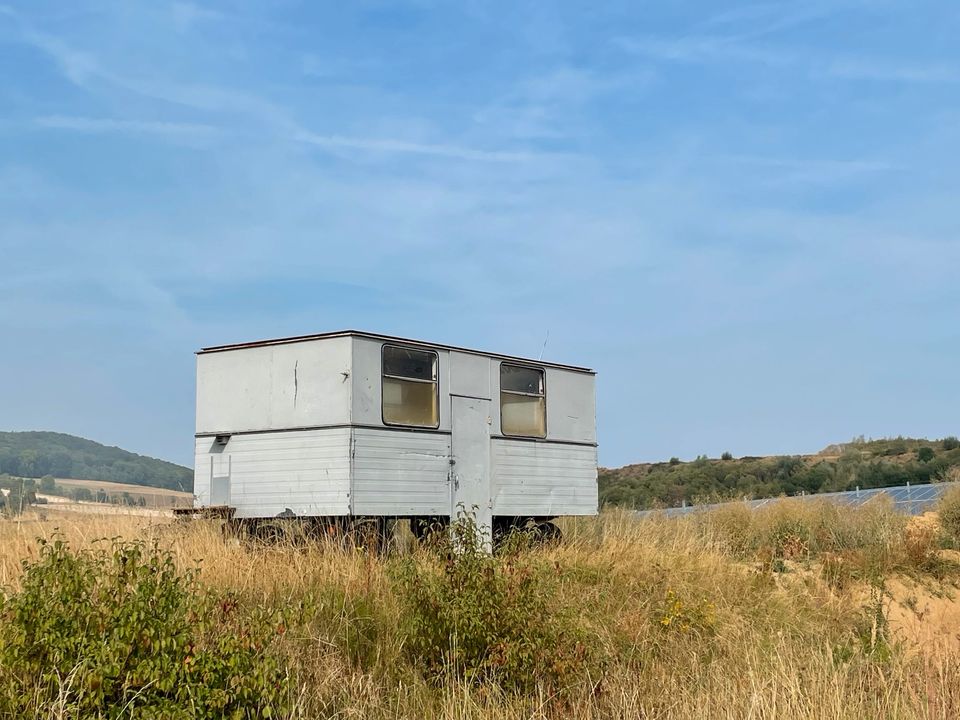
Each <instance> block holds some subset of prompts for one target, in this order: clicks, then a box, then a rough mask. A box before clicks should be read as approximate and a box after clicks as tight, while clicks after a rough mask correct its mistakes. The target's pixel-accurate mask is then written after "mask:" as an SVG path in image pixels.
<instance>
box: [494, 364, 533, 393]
mask: <svg viewBox="0 0 960 720" xmlns="http://www.w3.org/2000/svg"><path fill="white" fill-rule="evenodd" d="M500 389H501V390H504V391H507V392H520V393H528V394H530V395H543V370H538V369H536V368H526V367H517V366H516V365H501V366H500Z"/></svg>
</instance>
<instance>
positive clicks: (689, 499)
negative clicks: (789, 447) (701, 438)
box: [599, 436, 960, 509]
mask: <svg viewBox="0 0 960 720" xmlns="http://www.w3.org/2000/svg"><path fill="white" fill-rule="evenodd" d="M599 480H600V501H601V504H609V505H620V506H624V507H630V508H636V509H646V508H653V507H677V506H680V505H682V504H684V503H686V504H688V505H690V504H700V503H704V502H716V501H722V500H728V499H734V498H749V499H752V498H763V497H778V496H780V495H799V494H813V493H820V492H839V491H846V490H854V489H856V488H857V487H859V488H862V489H867V488H882V487H894V486H897V485H906V484H907V483H911V484H916V485H919V484H924V483H929V482H937V481H943V480H960V440H957V438H956V437H952V436H951V437H947V438H943V439H942V440H922V439H920V440H918V439H912V438H892V439H885V440H871V441H867V440H864V439H863V438H857V439H855V440H854V441H852V442H850V443H845V444H843V445H838V446H832V447H831V448H828V449H827V450H826V451H824V452H822V453H820V454H819V455H812V456H800V455H797V456H775V457H744V458H740V459H734V458H733V457H732V456H731V455H730V454H729V453H724V455H723V456H722V457H721V458H720V459H710V458H708V457H706V456H705V455H704V456H700V457H698V458H697V459H696V460H693V461H691V462H681V461H680V460H679V459H678V458H671V459H670V461H668V462H663V463H648V464H642V465H627V466H625V467H622V468H615V469H608V468H601V469H600V473H599Z"/></svg>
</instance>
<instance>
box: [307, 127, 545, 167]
mask: <svg viewBox="0 0 960 720" xmlns="http://www.w3.org/2000/svg"><path fill="white" fill-rule="evenodd" d="M294 139H295V140H297V141H299V142H302V143H306V144H308V145H316V146H317V147H322V148H327V149H330V150H362V151H364V152H375V153H408V154H414V155H433V156H436V157H443V158H450V159H454V160H482V161H488V162H525V161H528V160H530V159H532V158H533V157H534V156H533V155H532V154H530V153H522V152H504V151H497V150H477V149H475V148H469V147H460V146H458V145H446V144H425V143H414V142H407V141H405V140H393V139H389V138H356V137H345V136H343V135H317V134H315V133H311V132H300V133H297V134H296V135H295V136H294Z"/></svg>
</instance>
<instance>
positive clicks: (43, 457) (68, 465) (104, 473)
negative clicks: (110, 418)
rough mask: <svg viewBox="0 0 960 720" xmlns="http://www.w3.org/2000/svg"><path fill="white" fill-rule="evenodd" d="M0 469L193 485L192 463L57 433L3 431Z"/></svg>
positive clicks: (174, 486)
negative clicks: (170, 460)
mask: <svg viewBox="0 0 960 720" xmlns="http://www.w3.org/2000/svg"><path fill="white" fill-rule="evenodd" d="M0 473H6V474H8V475H13V476H17V477H29V478H41V477H43V476H45V475H51V476H53V477H58V478H64V479H67V478H69V479H76V480H106V481H110V482H119V483H128V484H131V485H147V486H150V487H160V488H167V489H169V490H184V491H187V492H192V490H193V471H192V470H191V469H190V468H186V467H183V466H181V465H175V464H174V463H170V462H166V461H164V460H157V459H155V458H151V457H146V456H143V455H137V454H135V453H131V452H127V451H126V450H121V449H120V448H117V447H107V446H105V445H101V444H100V443H96V442H93V441H92V440H86V439H84V438H80V437H75V436H73V435H66V434H63V433H52V432H0Z"/></svg>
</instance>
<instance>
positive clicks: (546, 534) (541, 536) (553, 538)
mask: <svg viewBox="0 0 960 720" xmlns="http://www.w3.org/2000/svg"><path fill="white" fill-rule="evenodd" d="M533 535H534V538H535V539H536V540H537V542H539V543H540V544H542V545H559V544H560V542H561V541H562V540H563V533H562V532H561V531H560V528H559V527H557V526H556V524H555V523H552V522H550V521H549V520H544V521H542V522H538V523H537V524H536V525H534V526H533Z"/></svg>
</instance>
